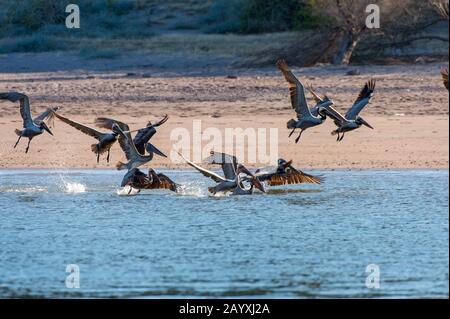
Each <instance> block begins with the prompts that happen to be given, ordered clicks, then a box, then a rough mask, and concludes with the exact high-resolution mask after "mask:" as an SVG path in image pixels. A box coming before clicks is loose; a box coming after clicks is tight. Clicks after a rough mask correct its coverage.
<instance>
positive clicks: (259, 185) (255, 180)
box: [252, 177, 266, 193]
mask: <svg viewBox="0 0 450 319" xmlns="http://www.w3.org/2000/svg"><path fill="white" fill-rule="evenodd" d="M252 184H253V186H255V187H256V188H257V189H259V190H260V191H261V192H263V193H265V192H266V190H265V189H264V186H263V184H262V183H261V182H260V180H259V179H258V178H257V177H253V178H252Z"/></svg>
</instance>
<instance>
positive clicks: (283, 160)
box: [278, 158, 292, 168]
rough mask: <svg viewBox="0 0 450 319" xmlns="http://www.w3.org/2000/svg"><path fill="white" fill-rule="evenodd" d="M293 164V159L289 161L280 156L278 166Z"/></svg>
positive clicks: (285, 166) (284, 166)
mask: <svg viewBox="0 0 450 319" xmlns="http://www.w3.org/2000/svg"><path fill="white" fill-rule="evenodd" d="M291 165H292V160H290V161H289V162H288V161H286V160H285V159H282V158H280V159H279V160H278V166H280V167H283V168H287V167H289V166H291Z"/></svg>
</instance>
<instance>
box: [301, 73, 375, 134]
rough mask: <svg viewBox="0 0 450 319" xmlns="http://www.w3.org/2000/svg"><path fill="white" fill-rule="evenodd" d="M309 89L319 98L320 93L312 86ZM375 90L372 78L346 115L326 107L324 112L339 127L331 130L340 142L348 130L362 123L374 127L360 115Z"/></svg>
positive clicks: (356, 127) (354, 128)
mask: <svg viewBox="0 0 450 319" xmlns="http://www.w3.org/2000/svg"><path fill="white" fill-rule="evenodd" d="M309 90H310V92H311V93H312V94H313V95H314V97H315V98H316V99H317V98H319V97H318V95H317V94H316V93H315V92H314V91H313V90H312V88H309ZM374 91H375V80H370V81H368V82H367V83H366V84H365V85H364V88H363V89H362V90H361V92H360V93H359V95H358V98H357V99H356V101H355V102H354V103H353V105H352V106H351V107H350V108H349V109H348V111H347V113H345V116H343V115H342V114H341V113H339V112H338V111H336V110H335V109H334V108H333V107H325V108H324V110H323V113H324V114H325V115H326V116H329V117H331V118H332V119H333V120H334V124H335V125H336V126H337V127H338V128H337V129H336V130H334V131H333V132H331V135H337V141H338V142H340V141H342V140H343V139H344V136H345V133H346V132H350V131H353V130H356V129H358V128H360V127H361V126H362V125H364V126H367V127H368V128H371V129H373V127H372V126H371V125H370V124H369V123H367V121H366V120H364V119H363V118H362V117H361V116H359V113H361V111H362V110H363V109H364V107H365V106H366V105H367V104H369V102H370V99H371V98H372V96H373V93H374ZM341 134H342V135H341Z"/></svg>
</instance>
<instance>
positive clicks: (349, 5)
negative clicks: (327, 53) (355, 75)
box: [311, 0, 411, 64]
mask: <svg viewBox="0 0 450 319" xmlns="http://www.w3.org/2000/svg"><path fill="white" fill-rule="evenodd" d="M369 4H376V5H378V7H379V8H380V20H381V24H382V26H381V28H383V25H384V24H389V23H391V22H392V21H397V20H399V18H400V17H401V16H402V15H403V16H404V15H405V14H406V12H407V9H409V7H410V5H411V0H401V1H394V0H378V1H374V0H315V1H312V2H311V6H312V8H313V9H314V10H315V11H316V12H317V14H318V15H319V16H322V17H323V19H324V27H325V28H327V29H328V30H330V31H331V32H333V33H334V39H335V48H334V50H335V53H334V55H333V58H332V63H333V64H349V63H350V59H351V57H352V55H353V52H354V50H355V48H356V47H357V46H358V44H359V43H360V41H361V40H362V39H363V37H364V36H365V35H366V34H367V33H369V32H374V33H377V32H380V30H377V29H369V28H368V27H367V25H366V19H367V15H368V13H366V8H367V6H368V5H369Z"/></svg>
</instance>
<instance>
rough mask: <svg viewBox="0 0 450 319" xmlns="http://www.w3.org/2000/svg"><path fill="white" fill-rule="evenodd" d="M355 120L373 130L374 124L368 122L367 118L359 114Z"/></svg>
mask: <svg viewBox="0 0 450 319" xmlns="http://www.w3.org/2000/svg"><path fill="white" fill-rule="evenodd" d="M355 122H356V124H358V125H364V126H367V127H368V128H371V129H372V130H373V126H372V125H370V124H369V123H367V122H366V120H364V119H363V118H362V117H361V116H358V117H357V118H356V120H355Z"/></svg>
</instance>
